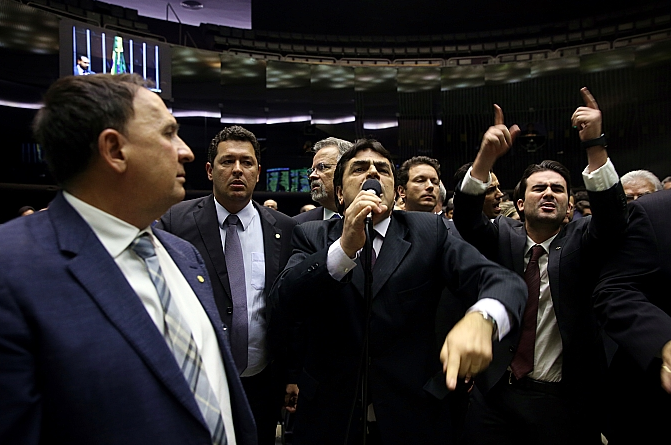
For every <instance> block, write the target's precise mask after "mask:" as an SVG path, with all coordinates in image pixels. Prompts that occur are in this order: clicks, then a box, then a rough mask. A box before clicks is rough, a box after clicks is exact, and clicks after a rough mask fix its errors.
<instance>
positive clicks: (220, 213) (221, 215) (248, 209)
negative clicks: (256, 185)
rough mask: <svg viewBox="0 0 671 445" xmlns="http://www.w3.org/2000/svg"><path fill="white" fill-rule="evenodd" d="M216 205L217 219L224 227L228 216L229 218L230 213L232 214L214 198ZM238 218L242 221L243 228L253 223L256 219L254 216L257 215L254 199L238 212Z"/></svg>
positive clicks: (245, 228) (220, 225)
mask: <svg viewBox="0 0 671 445" xmlns="http://www.w3.org/2000/svg"><path fill="white" fill-rule="evenodd" d="M214 205H215V206H216V208H217V220H218V221H219V227H222V225H223V224H224V221H226V218H228V215H230V214H231V212H229V211H228V210H226V208H225V207H224V206H222V205H221V204H219V202H218V201H217V200H216V198H215V199H214ZM236 215H237V216H238V218H240V222H242V230H247V228H248V227H249V225H250V224H251V223H252V221H253V220H254V217H255V216H256V211H255V209H254V204H252V201H251V200H250V201H249V202H248V203H247V205H246V206H245V207H244V208H243V209H242V210H240V211H239V212H238V213H236Z"/></svg>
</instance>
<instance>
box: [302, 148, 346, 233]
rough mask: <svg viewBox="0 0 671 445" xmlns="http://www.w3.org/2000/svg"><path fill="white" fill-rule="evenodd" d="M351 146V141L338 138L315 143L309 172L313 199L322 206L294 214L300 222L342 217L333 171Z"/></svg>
mask: <svg viewBox="0 0 671 445" xmlns="http://www.w3.org/2000/svg"><path fill="white" fill-rule="evenodd" d="M351 147H352V143H351V142H348V141H345V140H342V139H338V138H326V139H323V140H321V141H319V142H317V143H316V144H315V146H314V147H313V149H312V151H314V152H315V157H314V158H313V159H312V167H311V168H309V169H308V174H309V178H310V194H311V195H312V200H313V201H315V202H318V203H319V204H320V207H317V208H315V209H312V210H309V211H307V212H303V213H299V214H298V215H296V216H294V219H295V220H296V221H298V223H299V224H300V223H304V222H306V221H320V220H325V219H330V218H334V217H335V218H338V217H340V215H338V212H337V210H336V201H335V193H333V172H334V170H335V167H336V164H337V163H338V159H340V156H342V155H343V153H345V152H346V151H347V150H349V149H350V148H351Z"/></svg>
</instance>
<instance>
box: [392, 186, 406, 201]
mask: <svg viewBox="0 0 671 445" xmlns="http://www.w3.org/2000/svg"><path fill="white" fill-rule="evenodd" d="M396 193H398V196H400V197H401V199H402V200H403V201H405V187H403V186H402V185H399V186H398V187H397V188H396ZM394 201H395V200H394Z"/></svg>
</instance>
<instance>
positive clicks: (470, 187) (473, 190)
mask: <svg viewBox="0 0 671 445" xmlns="http://www.w3.org/2000/svg"><path fill="white" fill-rule="evenodd" d="M471 170H473V167H471V168H469V169H468V171H467V172H466V176H464V179H463V180H462V181H461V189H460V190H461V193H465V194H467V195H482V194H484V193H485V190H487V187H489V185H490V184H491V183H492V174H491V173H489V176H488V177H487V182H482V181H480V180H479V179H478V178H474V177H473V176H471Z"/></svg>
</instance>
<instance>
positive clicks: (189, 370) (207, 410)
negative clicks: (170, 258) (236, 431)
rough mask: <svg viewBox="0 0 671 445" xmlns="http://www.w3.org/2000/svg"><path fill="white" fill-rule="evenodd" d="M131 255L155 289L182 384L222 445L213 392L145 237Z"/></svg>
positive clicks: (223, 437)
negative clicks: (139, 264)
mask: <svg viewBox="0 0 671 445" xmlns="http://www.w3.org/2000/svg"><path fill="white" fill-rule="evenodd" d="M131 248H132V249H133V251H134V252H135V253H136V254H137V255H138V256H139V257H140V258H142V259H143V260H144V262H145V264H146V266H147V271H148V272H149V276H150V277H151V281H152V282H153V283H154V286H155V287H156V291H157V292H158V297H159V299H160V300H161V306H162V307H163V337H164V339H165V342H166V343H167V344H168V347H169V348H170V350H171V351H172V353H173V355H174V356H175V360H176V361H177V365H178V366H179V368H180V369H181V370H182V373H183V374H184V378H185V379H186V383H187V384H188V385H189V388H190V389H191V392H192V393H193V395H194V397H195V399H196V403H197V404H198V408H199V409H200V412H201V414H202V415H203V418H204V419H205V422H206V423H207V426H208V428H209V429H210V434H211V435H212V442H213V443H214V444H215V445H225V444H226V443H227V442H228V441H227V439H226V430H225V429H224V421H223V419H222V417H221V412H220V410H219V402H218V401H217V398H216V396H215V395H214V391H212V387H211V386H210V382H209V381H208V380H207V375H206V374H205V370H204V369H203V361H202V358H201V357H200V353H199V352H198V346H197V345H196V342H195V341H194V339H193V335H191V330H190V329H189V326H188V325H187V324H186V322H185V321H184V319H183V318H182V315H181V314H180V312H179V309H178V308H177V305H176V304H175V303H174V301H173V300H172V296H171V295H170V290H169V289H168V285H167V283H166V281H165V278H164V276H163V272H162V271H161V266H160V265H159V262H158V257H157V256H156V251H155V250H154V245H153V244H152V242H151V239H150V238H149V236H148V234H146V233H144V234H142V235H141V236H138V237H137V238H135V240H133V242H132V243H131Z"/></svg>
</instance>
